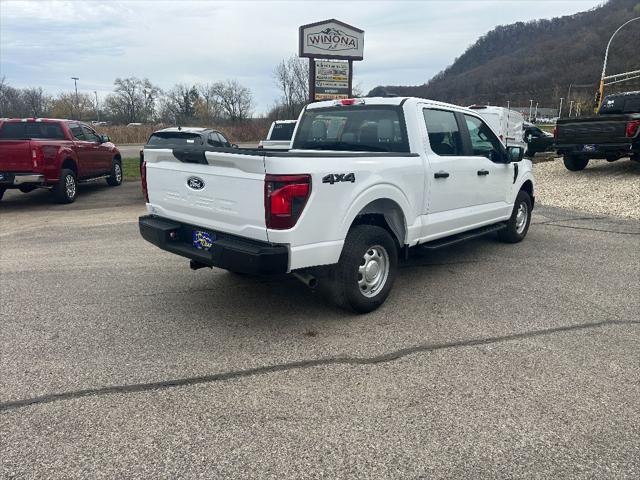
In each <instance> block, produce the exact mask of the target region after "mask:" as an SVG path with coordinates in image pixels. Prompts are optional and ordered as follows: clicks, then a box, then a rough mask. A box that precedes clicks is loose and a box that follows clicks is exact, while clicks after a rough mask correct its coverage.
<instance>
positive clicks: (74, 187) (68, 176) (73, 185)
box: [53, 168, 78, 203]
mask: <svg viewBox="0 0 640 480" xmlns="http://www.w3.org/2000/svg"><path fill="white" fill-rule="evenodd" d="M77 194H78V182H77V180H76V174H75V173H73V170H68V169H66V168H64V169H63V170H62V171H61V172H60V180H58V183H57V184H56V186H55V187H53V196H54V197H55V199H56V202H58V203H72V202H73V201H74V200H75V199H76V196H77Z"/></svg>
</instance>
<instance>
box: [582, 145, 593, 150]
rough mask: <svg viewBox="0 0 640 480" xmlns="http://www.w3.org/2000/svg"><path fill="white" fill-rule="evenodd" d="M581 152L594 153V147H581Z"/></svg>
mask: <svg viewBox="0 0 640 480" xmlns="http://www.w3.org/2000/svg"><path fill="white" fill-rule="evenodd" d="M582 151H583V152H595V151H596V146H595V145H583V146H582Z"/></svg>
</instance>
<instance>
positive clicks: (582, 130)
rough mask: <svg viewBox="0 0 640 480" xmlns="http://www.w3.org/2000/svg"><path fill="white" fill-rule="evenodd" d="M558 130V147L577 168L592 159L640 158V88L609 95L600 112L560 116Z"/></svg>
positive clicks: (568, 163)
mask: <svg viewBox="0 0 640 480" xmlns="http://www.w3.org/2000/svg"><path fill="white" fill-rule="evenodd" d="M555 134H556V141H555V145H556V151H557V152H558V154H559V155H563V157H564V165H565V167H567V169H568V170H571V171H574V172H575V171H578V170H583V169H584V168H585V167H586V166H587V164H588V163H589V160H591V159H600V158H601V159H606V160H607V161H609V162H613V161H615V160H618V159H620V158H623V157H631V159H632V160H636V161H640V91H637V92H627V93H618V94H615V95H609V96H607V97H605V99H604V101H603V102H602V105H601V106H600V109H599V110H598V115H596V116H593V117H585V118H564V119H560V120H558V122H557V124H556V131H555Z"/></svg>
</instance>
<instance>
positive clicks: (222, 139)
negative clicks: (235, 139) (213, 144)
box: [217, 132, 231, 147]
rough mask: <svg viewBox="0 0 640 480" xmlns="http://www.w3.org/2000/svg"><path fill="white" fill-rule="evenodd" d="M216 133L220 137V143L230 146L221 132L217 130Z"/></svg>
mask: <svg viewBox="0 0 640 480" xmlns="http://www.w3.org/2000/svg"><path fill="white" fill-rule="evenodd" d="M217 134H218V137H219V138H220V143H221V144H222V146H223V147H230V146H231V144H230V143H229V140H227V139H226V138H225V136H224V135H223V134H221V133H220V132H217Z"/></svg>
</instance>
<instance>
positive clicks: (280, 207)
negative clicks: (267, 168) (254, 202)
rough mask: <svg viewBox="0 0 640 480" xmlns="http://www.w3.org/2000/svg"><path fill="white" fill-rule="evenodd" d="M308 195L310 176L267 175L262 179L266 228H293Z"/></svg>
mask: <svg viewBox="0 0 640 480" xmlns="http://www.w3.org/2000/svg"><path fill="white" fill-rule="evenodd" d="M310 194H311V175H267V176H266V177H265V179H264V206H265V219H266V223H267V228H270V229H273V230H287V229H289V228H293V227H294V226H295V224H296V222H297V221H298V219H299V218H300V215H301V214H302V211H303V210H304V207H305V205H306V204H307V199H308V198H309V195H310Z"/></svg>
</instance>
